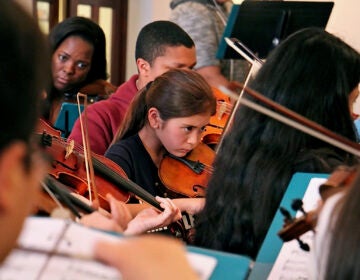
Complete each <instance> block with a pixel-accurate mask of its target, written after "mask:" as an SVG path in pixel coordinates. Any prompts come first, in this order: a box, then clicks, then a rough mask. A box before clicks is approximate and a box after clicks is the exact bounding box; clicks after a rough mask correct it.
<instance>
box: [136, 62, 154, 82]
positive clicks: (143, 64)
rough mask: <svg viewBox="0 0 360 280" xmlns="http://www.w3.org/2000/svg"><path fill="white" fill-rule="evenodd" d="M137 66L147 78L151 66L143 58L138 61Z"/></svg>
mask: <svg viewBox="0 0 360 280" xmlns="http://www.w3.org/2000/svg"><path fill="white" fill-rule="evenodd" d="M136 66H137V69H138V71H139V74H140V75H141V76H144V77H147V76H148V75H149V71H150V68H151V67H150V64H149V62H147V61H146V60H144V59H142V58H138V59H137V60H136Z"/></svg>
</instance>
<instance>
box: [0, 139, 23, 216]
mask: <svg viewBox="0 0 360 280" xmlns="http://www.w3.org/2000/svg"><path fill="white" fill-rule="evenodd" d="M25 153H26V146H25V144H24V143H22V142H15V143H13V144H11V145H10V146H8V147H6V148H5V149H4V150H3V151H2V152H1V153H0V211H3V210H4V209H7V207H8V205H9V203H11V199H12V195H13V193H14V191H17V189H16V186H17V181H18V180H19V179H20V178H19V176H22V174H23V170H24V156H25Z"/></svg>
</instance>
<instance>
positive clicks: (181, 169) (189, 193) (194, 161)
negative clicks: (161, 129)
mask: <svg viewBox="0 0 360 280" xmlns="http://www.w3.org/2000/svg"><path fill="white" fill-rule="evenodd" d="M214 159H215V152H214V150H213V149H211V148H210V147H209V146H208V145H206V144H204V143H201V142H200V143H199V145H198V146H197V147H196V148H195V149H193V150H192V151H191V152H190V153H189V154H188V155H187V156H185V157H175V156H173V155H171V154H167V155H165V156H164V158H163V159H162V161H161V162H160V166H159V177H160V180H161V181H162V183H163V184H164V185H165V187H166V188H167V193H168V196H169V197H171V198H177V197H204V196H205V191H206V187H207V184H208V182H209V179H210V176H211V174H212V164H213V161H214Z"/></svg>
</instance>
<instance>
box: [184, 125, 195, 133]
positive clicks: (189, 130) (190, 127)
mask: <svg viewBox="0 0 360 280" xmlns="http://www.w3.org/2000/svg"><path fill="white" fill-rule="evenodd" d="M184 130H185V132H191V131H192V130H193V127H192V126H186V127H184Z"/></svg>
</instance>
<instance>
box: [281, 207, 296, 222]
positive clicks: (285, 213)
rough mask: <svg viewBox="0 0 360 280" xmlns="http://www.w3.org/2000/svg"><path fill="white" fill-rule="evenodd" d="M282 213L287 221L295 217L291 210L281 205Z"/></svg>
mask: <svg viewBox="0 0 360 280" xmlns="http://www.w3.org/2000/svg"><path fill="white" fill-rule="evenodd" d="M280 213H281V214H282V215H283V216H284V218H285V221H291V220H292V219H293V218H292V217H291V215H290V212H289V211H288V210H286V209H285V208H284V207H281V206H280Z"/></svg>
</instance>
